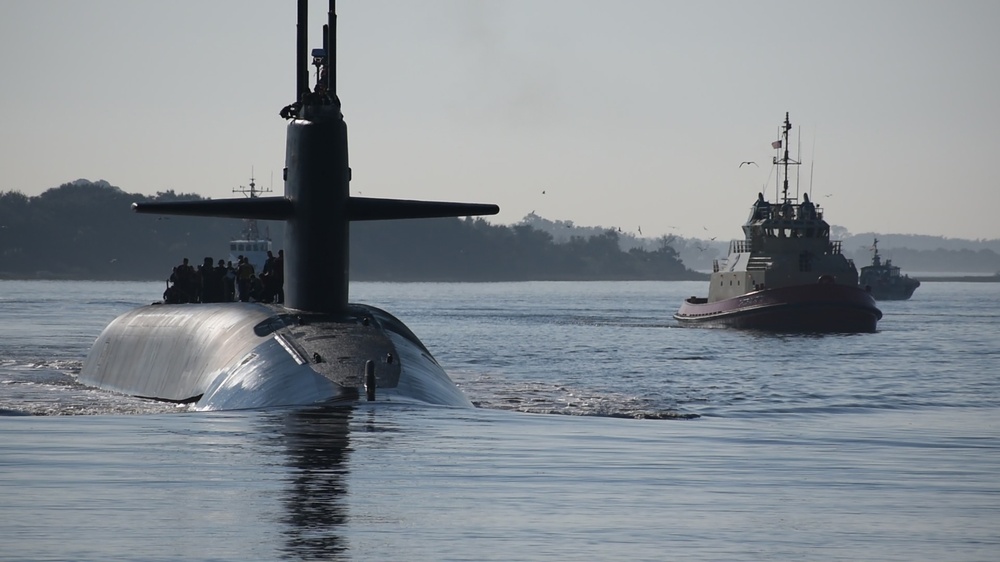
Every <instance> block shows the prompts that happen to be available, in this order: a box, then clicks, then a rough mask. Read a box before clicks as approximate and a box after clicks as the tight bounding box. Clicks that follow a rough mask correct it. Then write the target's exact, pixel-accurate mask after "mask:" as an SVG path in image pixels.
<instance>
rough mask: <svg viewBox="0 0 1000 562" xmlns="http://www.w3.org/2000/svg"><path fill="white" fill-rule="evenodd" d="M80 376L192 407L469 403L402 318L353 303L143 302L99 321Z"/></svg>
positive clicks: (96, 383)
mask: <svg viewBox="0 0 1000 562" xmlns="http://www.w3.org/2000/svg"><path fill="white" fill-rule="evenodd" d="M369 362H371V364H372V365H373V366H374V373H373V374H372V375H367V374H366V364H367V363H369ZM79 381H80V382H81V383H83V384H87V385H91V386H96V387H100V388H104V389H107V390H113V391H117V392H121V393H124V394H129V395H133V396H141V397H145V398H151V399H156V400H164V401H170V402H178V403H189V404H190V403H193V404H194V407H195V408H196V409H199V410H223V409H226V410H229V409H240V408H263V407H271V406H288V405H302V404H313V403H320V402H336V401H341V400H347V401H355V400H358V399H365V398H368V399H374V400H380V401H413V402H420V403H426V404H435V405H444V406H455V407H472V403H471V402H469V400H468V398H466V397H465V395H464V394H463V393H462V392H461V391H460V390H459V389H458V387H456V386H455V384H454V382H453V381H452V380H451V379H450V378H449V377H448V375H447V374H446V373H445V372H444V369H442V368H441V366H440V365H439V364H438V362H437V361H436V360H435V359H434V358H433V356H431V354H430V352H429V351H428V350H427V348H426V347H425V346H424V345H423V343H422V342H420V340H419V339H418V338H417V337H416V336H415V335H414V334H413V333H412V332H411V331H410V330H409V329H408V328H406V326H405V325H403V323H402V322H400V321H399V320H398V319H396V318H395V317H394V316H392V315H391V314H389V313H388V312H386V311H384V310H381V309H379V308H376V307H373V306H368V305H360V304H357V305H355V304H352V305H349V306H348V308H347V310H346V311H345V312H344V313H338V314H324V313H310V312H304V311H298V310H294V309H288V308H285V307H282V306H279V305H266V304H259V303H225V304H190V305H161V304H154V305H150V306H145V307H141V308H138V309H135V310H132V311H129V312H127V313H125V314H122V315H121V316H119V317H118V318H116V319H115V320H114V321H113V322H111V324H109V325H108V326H107V327H106V328H105V329H104V331H103V332H102V333H101V335H100V336H99V337H98V339H97V341H96V342H95V344H94V346H93V347H92V349H91V351H90V353H89V355H88V356H87V358H86V360H85V361H84V364H83V367H82V369H81V372H80V375H79Z"/></svg>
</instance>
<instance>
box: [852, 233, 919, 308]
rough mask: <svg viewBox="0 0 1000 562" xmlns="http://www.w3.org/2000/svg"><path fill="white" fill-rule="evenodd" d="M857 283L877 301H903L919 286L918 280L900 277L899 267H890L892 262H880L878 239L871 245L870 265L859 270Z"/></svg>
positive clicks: (904, 276)
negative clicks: (859, 274) (859, 275)
mask: <svg viewBox="0 0 1000 562" xmlns="http://www.w3.org/2000/svg"><path fill="white" fill-rule="evenodd" d="M859 283H860V284H861V286H862V287H864V289H865V290H866V291H870V292H871V294H872V296H873V297H875V300H879V301H904V300H906V299H908V298H910V297H912V296H913V291H916V290H917V287H919V286H920V281H919V280H917V279H913V278H911V277H910V276H909V275H902V274H901V273H900V270H899V267H898V266H895V265H892V260H885V262H883V261H882V258H881V256H879V255H878V238H876V239H875V242H874V243H873V244H872V263H871V265H866V266H864V267H862V268H861V277H860V279H859Z"/></svg>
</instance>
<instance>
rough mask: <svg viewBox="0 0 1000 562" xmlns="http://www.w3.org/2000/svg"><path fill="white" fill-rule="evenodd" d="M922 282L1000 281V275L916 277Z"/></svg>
mask: <svg viewBox="0 0 1000 562" xmlns="http://www.w3.org/2000/svg"><path fill="white" fill-rule="evenodd" d="M914 279H916V280H917V281H920V282H921V283H934V282H938V281H949V282H958V283H1000V275H941V276H936V275H934V276H927V277H914Z"/></svg>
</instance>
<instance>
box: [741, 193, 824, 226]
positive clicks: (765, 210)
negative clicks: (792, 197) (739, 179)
mask: <svg viewBox="0 0 1000 562" xmlns="http://www.w3.org/2000/svg"><path fill="white" fill-rule="evenodd" d="M796 208H797V210H798V212H796ZM771 218H774V219H789V220H791V219H796V218H797V219H799V220H815V219H817V218H819V215H817V213H816V205H815V204H814V203H813V202H812V201H810V200H809V194H808V193H803V194H802V203H801V204H800V205H792V203H791V202H790V201H788V199H785V202H784V203H782V204H781V205H779V206H777V209H776V210H775V211H774V212H772V206H771V204H770V203H768V202H767V201H765V200H764V194H763V193H758V194H757V200H756V201H754V204H753V211H752V212H751V220H767V219H771Z"/></svg>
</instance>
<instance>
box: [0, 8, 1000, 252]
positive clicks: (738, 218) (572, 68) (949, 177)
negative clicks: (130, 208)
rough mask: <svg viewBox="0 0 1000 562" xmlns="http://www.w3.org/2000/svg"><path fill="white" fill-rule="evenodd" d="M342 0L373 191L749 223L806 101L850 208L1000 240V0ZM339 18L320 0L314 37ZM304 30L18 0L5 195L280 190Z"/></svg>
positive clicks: (812, 160) (210, 15) (633, 226)
mask: <svg viewBox="0 0 1000 562" xmlns="http://www.w3.org/2000/svg"><path fill="white" fill-rule="evenodd" d="M337 12H338V16H339V17H338V35H339V37H338V51H339V66H338V86H339V87H338V90H339V94H340V98H341V100H342V102H343V107H344V115H345V118H346V120H347V124H348V130H349V135H350V157H351V167H352V169H353V177H354V180H353V182H352V187H351V189H352V193H353V194H358V193H362V194H363V195H364V196H371V197H398V198H409V199H431V200H455V201H470V202H489V203H497V204H499V205H500V207H501V209H502V211H501V214H500V215H499V216H498V217H493V218H491V219H490V220H491V221H493V222H499V223H503V224H509V223H513V222H517V221H519V220H520V219H521V218H522V217H524V215H526V214H527V213H529V212H531V211H534V212H536V213H538V214H539V215H541V216H543V217H545V218H549V219H552V220H572V221H574V222H575V223H576V224H577V225H581V226H596V225H601V226H606V227H618V228H621V229H622V230H623V231H629V232H637V231H638V229H639V228H640V227H641V229H642V233H643V235H645V236H653V235H661V234H680V235H684V236H693V237H699V238H709V237H719V239H730V238H739V237H741V236H742V234H741V232H740V229H739V227H740V225H741V224H742V223H743V221H744V220H745V218H746V216H747V212H748V207H749V205H750V204H751V203H752V201H753V200H754V199H755V198H756V195H757V192H758V191H761V190H762V189H763V188H764V187H765V185H766V186H767V190H766V194H767V196H768V198H769V199H771V200H774V192H775V190H774V186H773V182H774V176H773V175H771V172H772V170H771V166H770V162H771V157H772V156H773V151H772V150H771V148H770V143H771V141H773V140H775V139H776V138H777V130H778V126H779V124H780V122H781V121H782V120H783V119H784V115H785V112H786V111H789V112H791V119H792V124H793V125H794V126H795V135H796V139H797V138H798V137H799V136H801V142H799V141H798V140H796V142H797V143H798V144H800V145H801V152H802V155H801V158H802V160H803V165H802V166H801V176H800V177H801V185H802V189H803V190H808V189H809V186H810V183H811V186H812V194H813V199H814V200H816V201H817V202H818V203H820V204H821V205H822V206H823V207H824V208H825V210H826V214H827V219H828V220H829V221H830V222H831V223H832V224H835V225H839V226H843V227H846V228H847V229H848V230H850V231H851V232H852V233H862V232H869V231H875V232H882V233H901V234H930V235H942V236H947V237H956V238H1000V220H998V218H997V215H998V212H1000V181H998V177H1000V176H998V172H997V170H998V169H1000V162H998V160H1000V31H998V29H1000V2H997V1H993V0H987V1H978V2H977V1H964V2H963V1H959V2H945V1H936V2H927V1H919V0H900V1H879V0H875V1H843V0H837V1H827V2H816V1H803V2H788V1H781V2H777V1H775V2H770V1H766V2H765V1H743V0H740V1H703V2H689V1H686V2H677V1H669V0H650V1H631V0H619V1H615V2H597V1H593V0H558V1H557V0H502V1H501V0H495V1H471V0H421V1H419V2H416V1H401V0H400V1H373V0H363V1H362V0H342V1H341V2H339V3H338V6H337ZM325 20H326V2H324V1H322V0H313V1H312V2H311V13H310V22H309V23H310V29H309V32H310V46H311V47H312V46H320V45H321V43H322V39H321V37H320V29H321V26H322V24H323V22H325ZM294 48H295V2H294V1H291V0H286V1H273V0H271V1H263V0H262V1H250V0H238V1H236V0H227V1H222V0H211V1H198V2H195V1H183V0H182V1H176V0H175V1H170V2H152V1H143V0H120V1H108V0H87V1H55V0H30V1H29V0H0V191H8V190H17V191H21V192H23V193H26V194H28V195H37V194H39V193H41V192H42V191H44V190H46V189H49V188H52V187H56V186H58V185H60V184H62V183H66V182H68V181H72V180H75V179H78V178H86V179H90V180H98V179H104V180H107V181H108V182H110V183H111V184H113V185H117V186H119V187H121V188H122V189H123V190H125V191H128V192H141V193H146V194H154V193H156V192H158V191H165V190H169V189H173V190H176V191H179V192H186V193H191V192H194V193H198V194H200V195H203V196H206V197H212V198H225V197H232V196H234V194H233V193H232V189H233V188H236V187H239V186H240V185H246V184H247V182H248V181H249V177H250V175H251V170H253V173H254V174H255V175H256V177H257V183H258V185H259V186H262V187H268V186H273V190H274V191H275V193H276V194H280V193H281V192H282V189H283V186H282V183H281V181H280V178H281V169H282V167H283V166H284V150H285V149H284V143H285V127H286V122H285V121H284V120H282V119H281V118H280V117H279V116H278V111H279V110H280V109H281V107H282V106H284V105H286V104H288V103H290V102H292V101H293V100H294V90H295V84H294V77H293V73H294V66H295V54H294ZM744 160H753V161H756V162H757V163H758V164H759V165H760V166H759V167H754V166H743V167H742V168H741V167H740V166H739V164H740V162H742V161H744ZM272 176H273V178H274V179H273V181H272V179H271V178H272ZM769 178H770V181H769ZM810 180H811V181H810ZM543 192H544V193H543Z"/></svg>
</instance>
